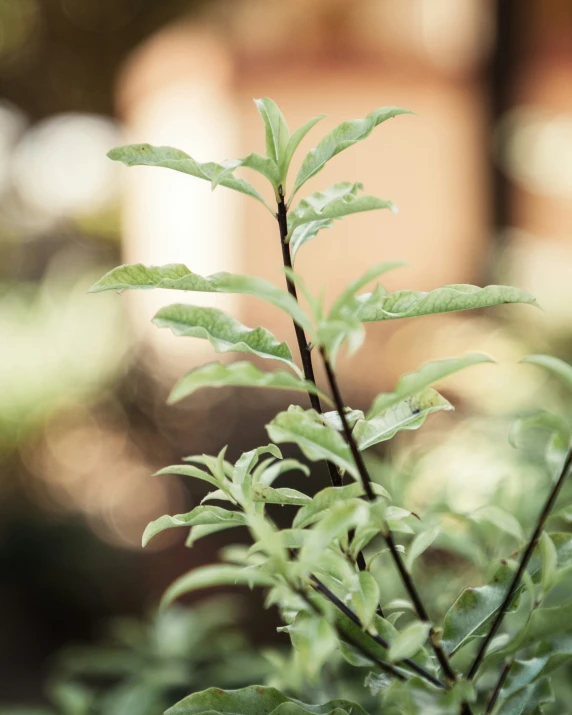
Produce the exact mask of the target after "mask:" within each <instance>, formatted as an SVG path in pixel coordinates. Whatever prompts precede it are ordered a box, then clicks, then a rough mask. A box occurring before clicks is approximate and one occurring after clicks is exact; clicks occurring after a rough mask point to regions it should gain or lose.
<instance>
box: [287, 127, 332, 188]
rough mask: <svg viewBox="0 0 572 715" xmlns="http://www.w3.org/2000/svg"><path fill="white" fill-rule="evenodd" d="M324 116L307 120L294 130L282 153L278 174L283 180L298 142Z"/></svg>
mask: <svg viewBox="0 0 572 715" xmlns="http://www.w3.org/2000/svg"><path fill="white" fill-rule="evenodd" d="M325 116H326V115H325V114H319V115H318V116H317V117H312V119H308V121H307V122H305V123H304V124H303V125H302V126H301V127H299V128H298V129H296V131H295V132H294V133H293V134H292V136H291V137H290V139H289V140H288V144H287V146H286V150H285V151H284V156H283V159H282V162H281V164H280V174H281V176H282V177H283V178H284V180H285V179H286V175H287V174H288V169H289V168H290V162H291V161H292V157H293V156H294V152H295V151H296V149H297V148H298V147H299V145H300V142H301V141H302V139H304V137H305V136H306V134H307V133H308V132H309V131H310V129H312V128H313V127H314V126H315V125H316V124H317V123H318V122H319V121H320V120H321V119H323V118H324V117H325Z"/></svg>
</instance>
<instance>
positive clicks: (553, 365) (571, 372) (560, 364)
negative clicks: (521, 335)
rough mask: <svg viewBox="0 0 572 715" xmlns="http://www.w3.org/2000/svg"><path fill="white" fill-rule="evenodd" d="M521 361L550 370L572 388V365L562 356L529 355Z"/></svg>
mask: <svg viewBox="0 0 572 715" xmlns="http://www.w3.org/2000/svg"><path fill="white" fill-rule="evenodd" d="M520 362H524V363H529V364H531V365H538V366H539V367H543V368H545V369H546V370H549V371H550V372H551V373H552V374H553V375H556V377H558V378H560V380H561V381H562V382H563V383H564V384H565V385H567V386H568V387H569V388H570V389H572V365H568V363H567V362H564V360H560V358H556V357H552V355H527V356H526V357H523V358H522V360H521V361H520Z"/></svg>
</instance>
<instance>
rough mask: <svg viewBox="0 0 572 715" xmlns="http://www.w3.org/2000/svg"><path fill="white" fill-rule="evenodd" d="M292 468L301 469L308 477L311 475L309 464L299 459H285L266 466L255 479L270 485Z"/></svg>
mask: <svg viewBox="0 0 572 715" xmlns="http://www.w3.org/2000/svg"><path fill="white" fill-rule="evenodd" d="M291 470H297V471H300V472H302V473H303V474H304V475H305V476H306V477H309V476H310V468H309V467H308V465H307V464H302V462H299V461H298V460H297V459H283V460H282V461H281V462H274V464H271V465H270V466H269V467H267V468H265V469H264V471H263V472H262V473H261V474H260V476H259V477H258V478H257V479H256V480H255V481H259V482H260V483H261V484H268V486H270V485H271V484H273V482H274V481H275V480H276V479H278V477H279V476H280V475H281V474H284V472H289V471H291Z"/></svg>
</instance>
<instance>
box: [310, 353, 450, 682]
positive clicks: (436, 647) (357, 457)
mask: <svg viewBox="0 0 572 715" xmlns="http://www.w3.org/2000/svg"><path fill="white" fill-rule="evenodd" d="M320 352H321V355H322V358H323V360H324V366H325V368H326V375H327V377H328V382H329V383H330V388H331V390H332V395H333V397H334V402H335V405H336V408H337V410H338V414H339V416H340V419H341V421H342V425H343V428H344V433H345V435H346V439H347V441H348V444H349V446H350V449H351V452H352V455H353V457H354V461H355V463H356V467H357V470H358V473H359V476H360V479H361V482H362V485H363V488H364V490H365V493H366V495H367V497H368V499H369V500H370V501H375V494H374V492H373V489H372V488H371V477H370V476H369V472H368V471H367V467H366V466H365V462H364V461H363V457H362V455H361V452H360V451H359V449H358V446H357V443H356V441H355V439H354V437H353V435H352V432H351V430H350V428H349V425H348V422H347V419H346V415H345V405H344V401H343V398H342V395H341V392H340V388H339V385H338V381H337V379H336V375H335V373H334V371H333V369H332V366H331V363H330V361H329V359H328V356H327V355H326V352H325V350H324V349H323V348H322V349H321V351H320ZM383 538H384V539H385V542H386V544H387V546H388V548H389V551H390V553H391V556H392V558H393V561H394V562H395V565H396V567H397V570H398V571H399V575H400V576H401V580H402V582H403V585H404V587H405V590H406V591H407V593H408V594H409V597H410V598H411V601H412V602H413V606H414V607H415V611H416V612H417V615H418V616H419V618H420V620H422V621H425V622H426V623H429V624H430V625H431V630H430V631H429V640H430V643H431V646H432V648H433V652H434V653H435V655H436V657H437V660H438V661H439V665H440V666H441V668H442V670H443V673H445V676H446V678H447V680H449V681H451V682H455V680H456V679H457V676H456V674H455V671H454V670H453V669H452V668H451V665H450V663H449V659H448V658H447V655H446V654H445V651H444V650H443V648H442V647H441V644H440V643H439V640H438V634H437V633H436V631H435V629H434V627H433V625H432V624H431V621H430V619H429V616H428V614H427V611H426V610H425V606H424V605H423V602H422V600H421V597H420V595H419V593H418V591H417V588H416V586H415V584H414V583H413V580H412V578H411V575H410V574H409V572H408V571H407V568H406V567H405V564H404V563H403V559H402V558H401V554H400V553H399V551H398V550H397V547H396V545H395V541H394V540H393V534H392V533H391V531H390V529H389V528H388V527H387V525H386V527H385V531H384V532H383Z"/></svg>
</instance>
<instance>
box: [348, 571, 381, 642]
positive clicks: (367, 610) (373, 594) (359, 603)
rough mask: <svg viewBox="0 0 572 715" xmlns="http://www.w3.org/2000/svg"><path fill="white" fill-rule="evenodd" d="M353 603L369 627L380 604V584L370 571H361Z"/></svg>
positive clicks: (361, 619)
mask: <svg viewBox="0 0 572 715" xmlns="http://www.w3.org/2000/svg"><path fill="white" fill-rule="evenodd" d="M351 597H352V604H353V607H354V610H355V612H356V613H357V615H358V618H359V619H360V621H361V622H362V625H363V627H364V628H366V629H367V628H369V627H370V625H371V622H372V619H373V617H374V615H375V612H376V610H377V607H378V605H379V586H378V584H377V581H376V580H375V578H374V577H373V576H372V574H371V573H369V571H360V572H359V574H358V579H357V589H356V590H355V591H353V592H352V594H351Z"/></svg>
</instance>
